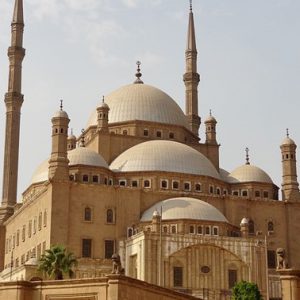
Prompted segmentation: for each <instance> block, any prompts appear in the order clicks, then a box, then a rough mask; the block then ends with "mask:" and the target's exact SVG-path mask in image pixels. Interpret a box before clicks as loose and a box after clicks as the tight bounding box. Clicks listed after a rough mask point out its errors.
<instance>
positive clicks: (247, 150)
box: [245, 147, 250, 165]
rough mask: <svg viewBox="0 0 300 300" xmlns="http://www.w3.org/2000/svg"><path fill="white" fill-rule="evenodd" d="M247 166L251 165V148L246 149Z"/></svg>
mask: <svg viewBox="0 0 300 300" xmlns="http://www.w3.org/2000/svg"><path fill="white" fill-rule="evenodd" d="M245 150H246V165H250V159H249V148H248V147H246V149H245Z"/></svg>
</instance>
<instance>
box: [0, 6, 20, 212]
mask: <svg viewBox="0 0 300 300" xmlns="http://www.w3.org/2000/svg"><path fill="white" fill-rule="evenodd" d="M23 30H24V20H23V0H15V8H14V13H13V19H12V23H11V46H10V47H9V48H8V57H9V81H8V92H7V93H6V94H5V105H6V129H5V130H6V131H5V149H4V168H3V189H2V201H1V206H2V207H8V208H9V207H13V206H14V205H15V204H16V202H17V180H18V161H19V139H20V116H21V106H22V103H23V95H22V92H21V88H22V61H23V58H24V56H25V49H23Z"/></svg>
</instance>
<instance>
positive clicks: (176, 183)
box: [172, 181, 179, 190]
mask: <svg viewBox="0 0 300 300" xmlns="http://www.w3.org/2000/svg"><path fill="white" fill-rule="evenodd" d="M172 188H173V189H175V190H177V189H179V182H178V181H173V182H172Z"/></svg>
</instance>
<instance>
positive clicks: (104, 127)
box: [97, 96, 109, 133]
mask: <svg viewBox="0 0 300 300" xmlns="http://www.w3.org/2000/svg"><path fill="white" fill-rule="evenodd" d="M108 113H109V106H108V105H107V104H106V103H105V101H104V96H103V99H102V103H101V105H100V106H99V107H97V123H98V124H97V130H98V131H101V132H103V133H108Z"/></svg>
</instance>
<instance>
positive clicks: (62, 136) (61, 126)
mask: <svg viewBox="0 0 300 300" xmlns="http://www.w3.org/2000/svg"><path fill="white" fill-rule="evenodd" d="M51 121H52V151H51V158H50V160H49V179H50V180H56V181H60V180H68V179H69V168H68V164H69V160H68V155H67V140H68V125H69V122H70V120H69V117H68V114H67V113H66V112H65V111H64V110H63V106H62V100H61V105H60V110H59V111H57V112H56V113H55V115H54V116H53V118H52V120H51Z"/></svg>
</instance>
